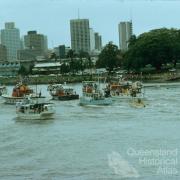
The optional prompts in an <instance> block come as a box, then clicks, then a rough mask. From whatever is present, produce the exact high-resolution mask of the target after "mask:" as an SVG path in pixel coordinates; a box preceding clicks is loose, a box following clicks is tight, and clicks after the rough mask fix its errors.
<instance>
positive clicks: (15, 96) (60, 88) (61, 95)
mask: <svg viewBox="0 0 180 180" xmlns="http://www.w3.org/2000/svg"><path fill="white" fill-rule="evenodd" d="M142 89H143V85H142V83H141V82H134V83H132V82H129V81H118V82H109V83H106V87H105V88H102V86H100V83H99V82H96V81H83V82H82V95H81V97H79V94H77V93H76V91H75V90H74V89H73V88H72V87H70V86H66V85H62V84H51V85H49V86H48V88H47V90H48V91H49V93H50V95H51V96H52V100H59V101H67V100H78V99H79V104H80V105H81V106H106V105H112V103H113V100H120V101H121V100H122V99H129V100H130V105H131V106H133V107H137V108H142V107H145V106H146V105H145V102H144V92H143V91H142ZM0 93H1V94H0V95H1V97H2V98H3V99H4V100H5V101H4V102H5V103H6V104H16V114H17V118H18V119H24V120H28V119H30V120H34V119H50V118H53V116H54V114H55V107H54V104H53V103H52V102H50V101H47V100H46V98H45V96H42V95H41V92H40V93H37V87H36V93H34V90H33V89H32V88H30V87H29V86H28V85H27V84H25V83H22V82H20V83H18V84H17V85H16V86H15V87H14V88H13V90H12V94H10V95H9V94H8V93H7V88H6V87H5V86H3V87H0Z"/></svg>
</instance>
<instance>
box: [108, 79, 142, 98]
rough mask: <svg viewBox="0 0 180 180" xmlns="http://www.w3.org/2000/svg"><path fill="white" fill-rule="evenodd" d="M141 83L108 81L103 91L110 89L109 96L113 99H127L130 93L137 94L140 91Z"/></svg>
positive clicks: (130, 95)
mask: <svg viewBox="0 0 180 180" xmlns="http://www.w3.org/2000/svg"><path fill="white" fill-rule="evenodd" d="M142 87H143V86H142V83H141V82H139V81H137V82H134V83H132V82H131V81H119V82H113V83H109V84H108V85H107V86H106V88H105V91H108V90H109V91H110V96H111V97H112V99H113V100H116V99H129V98H131V97H132V94H133V93H135V94H136V95H139V94H141V93H142Z"/></svg>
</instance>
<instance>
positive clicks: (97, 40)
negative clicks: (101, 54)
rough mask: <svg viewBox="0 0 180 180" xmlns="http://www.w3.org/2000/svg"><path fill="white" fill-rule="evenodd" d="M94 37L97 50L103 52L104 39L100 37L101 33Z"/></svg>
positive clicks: (95, 34)
mask: <svg viewBox="0 0 180 180" xmlns="http://www.w3.org/2000/svg"><path fill="white" fill-rule="evenodd" d="M94 36H95V49H97V50H99V51H101V49H102V38H101V36H100V35H99V33H97V32H96V33H94Z"/></svg>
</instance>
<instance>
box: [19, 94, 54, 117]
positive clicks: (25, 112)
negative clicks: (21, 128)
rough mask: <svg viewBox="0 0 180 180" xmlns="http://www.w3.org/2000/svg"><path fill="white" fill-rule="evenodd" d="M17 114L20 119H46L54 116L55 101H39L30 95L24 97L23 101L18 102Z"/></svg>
mask: <svg viewBox="0 0 180 180" xmlns="http://www.w3.org/2000/svg"><path fill="white" fill-rule="evenodd" d="M16 114H17V118H18V119H23V120H38V119H39V120H40V119H42V120H45V119H51V118H53V116H54V114H55V108H54V104H53V103H50V102H38V101H34V100H32V99H31V98H29V97H28V98H24V100H23V101H22V102H17V103H16Z"/></svg>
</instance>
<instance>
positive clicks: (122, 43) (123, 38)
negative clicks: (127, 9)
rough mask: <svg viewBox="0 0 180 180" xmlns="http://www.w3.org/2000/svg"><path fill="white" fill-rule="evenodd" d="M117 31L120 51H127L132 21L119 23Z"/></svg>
mask: <svg viewBox="0 0 180 180" xmlns="http://www.w3.org/2000/svg"><path fill="white" fill-rule="evenodd" d="M118 29H119V48H120V49H121V50H122V51H127V50H128V44H129V39H130V38H131V36H132V33H133V32H132V31H133V30H132V21H127V22H120V23H119V25H118Z"/></svg>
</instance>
